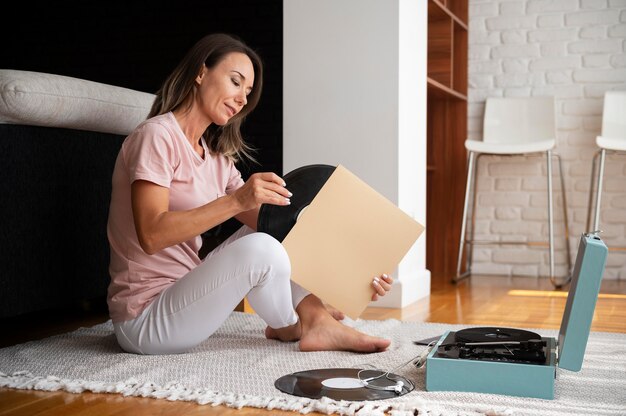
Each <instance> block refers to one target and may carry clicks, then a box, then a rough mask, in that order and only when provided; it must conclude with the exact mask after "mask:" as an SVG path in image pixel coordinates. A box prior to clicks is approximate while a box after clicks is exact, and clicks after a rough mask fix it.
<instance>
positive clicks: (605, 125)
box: [586, 91, 626, 248]
mask: <svg viewBox="0 0 626 416" xmlns="http://www.w3.org/2000/svg"><path fill="white" fill-rule="evenodd" d="M596 144H597V145H598V147H599V148H600V149H599V150H598V151H597V152H596V154H595V155H594V157H593V163H592V167H591V186H590V187H589V207H588V210H587V227H586V228H587V230H588V231H595V230H599V228H598V227H599V226H600V200H601V199H602V180H603V177H604V163H605V160H606V155H607V154H620V153H621V154H624V152H626V91H607V92H606V93H605V94H604V108H603V110H602V135H601V136H598V137H596ZM598 158H600V165H599V167H598V168H597V169H596V163H597V160H598ZM596 182H597V183H596ZM594 183H595V185H596V186H595V190H594ZM594 199H595V204H594ZM594 205H595V206H594ZM592 212H593V213H594V214H595V215H594V216H593V226H592V227H590V225H591V216H592ZM614 248H618V247H614Z"/></svg>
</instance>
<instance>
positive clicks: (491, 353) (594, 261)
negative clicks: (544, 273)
mask: <svg viewBox="0 0 626 416" xmlns="http://www.w3.org/2000/svg"><path fill="white" fill-rule="evenodd" d="M607 254H608V249H607V247H606V245H605V244H604V242H603V241H602V240H601V239H600V237H598V235H597V234H596V233H591V234H583V235H582V236H581V238H580V242H579V245H578V253H577V256H576V263H575V266H574V270H573V272H572V279H571V287H570V290H569V294H568V296H567V303H566V305H565V312H564V314H563V320H562V321H561V328H560V330H559V336H558V340H556V339H554V338H551V337H541V336H540V335H538V334H536V333H534V332H531V331H525V330H521V329H515V328H493V327H483V328H467V329H463V330H460V331H456V332H454V331H449V332H446V333H445V334H444V335H442V336H441V338H440V339H439V341H438V342H437V344H436V345H435V346H434V347H433V348H432V350H431V351H430V353H429V354H428V357H427V359H426V390H428V391H466V392H476V393H494V394H505V395H510V396H522V397H536V398H541V399H553V398H554V382H555V379H556V375H557V371H556V369H557V367H559V368H562V369H566V370H571V371H579V370H580V369H581V367H582V362H583V356H584V354H585V348H586V346H587V340H588V338H589V331H590V328H591V321H592V319H593V313H594V309H595V305H596V301H597V299H598V293H599V291H600V282H601V280H602V274H603V273H604V266H605V263H606V258H607Z"/></svg>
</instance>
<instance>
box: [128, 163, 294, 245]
mask: <svg viewBox="0 0 626 416" xmlns="http://www.w3.org/2000/svg"><path fill="white" fill-rule="evenodd" d="M289 196H291V193H290V192H289V191H287V189H285V187H284V181H283V180H282V179H281V178H280V177H279V176H278V175H276V174H274V173H269V172H267V173H255V174H254V175H252V176H250V178H249V179H248V181H247V182H246V183H245V184H244V185H243V186H242V187H241V188H239V189H237V191H235V192H234V193H232V194H230V195H226V196H223V197H221V198H218V199H216V200H214V201H212V202H209V203H208V204H205V205H202V206H200V207H198V208H193V209H190V210H186V211H169V209H168V208H169V189H168V188H166V187H163V186H159V185H157V184H155V183H152V182H149V181H143V180H137V181H135V182H133V184H132V186H131V202H132V208H133V218H134V220H135V230H136V232H137V237H138V239H139V244H140V245H141V247H142V248H143V250H144V251H145V252H146V253H148V254H154V253H156V252H157V251H159V250H162V249H164V248H166V247H170V246H173V245H175V244H180V243H182V242H183V241H187V240H189V239H191V238H194V237H196V236H198V235H200V234H202V233H203V232H205V231H206V230H209V229H211V228H213V227H215V226H216V225H218V224H221V223H223V222H224V221H226V220H228V219H229V218H232V217H234V216H236V217H238V219H239V218H241V219H240V221H242V222H243V223H244V224H246V225H250V226H253V228H254V229H256V218H257V215H258V209H259V207H260V206H261V204H264V203H267V204H275V205H288V204H289V199H288V198H289Z"/></svg>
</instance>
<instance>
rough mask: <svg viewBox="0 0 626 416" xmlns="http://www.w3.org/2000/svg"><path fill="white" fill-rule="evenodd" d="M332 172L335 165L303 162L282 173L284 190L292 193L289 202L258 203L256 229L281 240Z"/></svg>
mask: <svg viewBox="0 0 626 416" xmlns="http://www.w3.org/2000/svg"><path fill="white" fill-rule="evenodd" d="M334 171H335V167H334V166H330V165H307V166H302V167H300V168H298V169H295V170H292V171H291V172H289V173H288V174H286V175H285V176H283V179H284V180H285V183H286V184H287V189H288V190H289V191H290V192H291V193H292V194H293V195H292V196H291V198H290V199H291V204H289V205H270V204H263V205H261V208H260V210H259V219H258V221H257V231H260V232H263V233H267V234H269V235H271V236H272V237H274V238H275V239H277V240H278V241H281V242H282V241H283V240H284V238H285V237H286V236H287V234H289V231H291V228H292V227H293V226H294V225H295V224H296V221H297V220H298V216H299V215H300V213H301V212H302V210H303V209H305V208H306V207H307V206H309V204H310V203H311V201H313V198H315V196H316V195H317V193H318V192H319V191H320V189H322V187H323V186H324V184H325V183H326V181H327V180H328V178H330V175H332V173H333V172H334Z"/></svg>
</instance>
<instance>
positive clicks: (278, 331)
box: [265, 320, 302, 342]
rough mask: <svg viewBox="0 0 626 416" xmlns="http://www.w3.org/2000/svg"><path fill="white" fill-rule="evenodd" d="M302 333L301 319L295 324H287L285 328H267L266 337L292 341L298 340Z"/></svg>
mask: <svg viewBox="0 0 626 416" xmlns="http://www.w3.org/2000/svg"><path fill="white" fill-rule="evenodd" d="M301 335H302V325H301V324H300V320H298V322H296V323H295V324H293V325H290V326H286V327H284V328H270V327H269V326H268V327H267V328H265V338H267V339H277V340H279V341H284V342H291V341H297V340H299V339H300V336H301Z"/></svg>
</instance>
